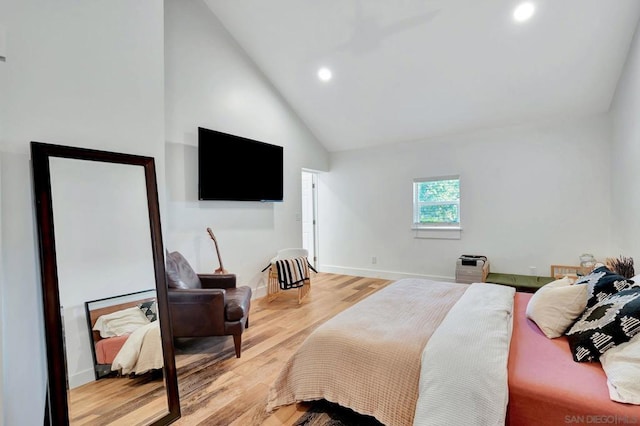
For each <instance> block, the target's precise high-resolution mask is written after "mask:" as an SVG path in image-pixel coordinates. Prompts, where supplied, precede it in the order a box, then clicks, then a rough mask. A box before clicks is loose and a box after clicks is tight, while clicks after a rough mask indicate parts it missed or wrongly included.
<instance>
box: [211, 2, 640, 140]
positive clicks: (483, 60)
mask: <svg viewBox="0 0 640 426" xmlns="http://www.w3.org/2000/svg"><path fill="white" fill-rule="evenodd" d="M205 1H206V3H207V5H208V6H209V8H210V9H211V10H212V11H213V13H214V14H215V15H216V16H217V17H218V19H219V20H220V21H221V22H222V24H223V25H224V26H225V28H226V29H227V30H228V31H229V33H230V34H231V35H232V37H233V38H234V39H235V40H236V41H237V42H238V44H239V45H240V46H241V47H242V48H243V49H244V50H245V51H246V52H247V54H248V55H249V56H250V57H251V58H252V60H253V61H254V62H255V64H256V65H257V66H258V67H259V68H260V69H261V71H262V72H263V73H264V75H265V76H266V77H267V78H268V79H269V80H270V81H271V83H272V84H273V85H274V87H275V88H276V89H277V90H278V91H279V92H280V93H281V95H282V96H283V97H284V98H285V99H286V100H287V101H288V103H289V104H290V105H291V106H292V108H293V109H294V110H295V111H296V112H297V114H298V115H299V116H300V118H301V119H302V120H303V121H304V122H305V123H306V125H307V126H308V127H309V128H310V129H311V131H312V132H313V133H314V134H315V135H316V137H317V138H318V139H319V140H320V142H321V143H323V144H324V146H325V147H326V148H327V149H328V150H330V151H339V150H346V149H356V148H362V147H368V146H375V145H381V144H388V143H396V142H405V141H412V140H422V139H428V138H432V137H437V136H440V135H445V134H451V133H459V132H466V131H472V130H474V129H480V128H487V127H499V126H507V125H514V124H519V123H529V122H532V121H539V120H548V119H554V120H555V119H562V118H565V117H567V118H568V117H575V116H583V115H589V114H597V113H602V112H605V111H607V110H608V109H609V107H610V104H611V100H612V98H613V95H614V93H615V89H616V84H617V82H618V79H619V76H620V73H621V71H622V68H623V66H624V62H625V59H626V56H627V53H628V50H629V46H630V43H631V40H632V39H633V35H634V32H635V30H636V27H637V24H638V19H639V17H640V1H638V0H561V1H559V0H531V1H530V3H531V4H532V5H533V6H534V13H533V15H532V17H531V18H530V19H529V20H527V21H525V22H517V21H516V20H515V19H514V16H513V13H514V10H515V8H516V7H517V6H518V5H519V4H520V3H521V2H520V1H511V0H480V1H479V0H323V1H311V0H269V1H264V0H233V1H229V0H205ZM322 67H326V68H328V69H330V70H331V72H332V78H331V79H330V80H329V81H321V80H320V79H319V78H318V76H317V73H318V70H319V69H320V68H322Z"/></svg>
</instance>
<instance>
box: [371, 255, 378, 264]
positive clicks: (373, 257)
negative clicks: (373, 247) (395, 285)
mask: <svg viewBox="0 0 640 426" xmlns="http://www.w3.org/2000/svg"><path fill="white" fill-rule="evenodd" d="M376 263H378V258H377V257H376V256H371V264H372V265H375V264H376Z"/></svg>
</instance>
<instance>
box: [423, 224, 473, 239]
mask: <svg viewBox="0 0 640 426" xmlns="http://www.w3.org/2000/svg"><path fill="white" fill-rule="evenodd" d="M411 229H412V230H413V231H414V232H415V235H414V238H419V239H420V238H422V239H434V240H459V239H461V238H462V227H460V226H420V227H418V226H414V227H412V228H411Z"/></svg>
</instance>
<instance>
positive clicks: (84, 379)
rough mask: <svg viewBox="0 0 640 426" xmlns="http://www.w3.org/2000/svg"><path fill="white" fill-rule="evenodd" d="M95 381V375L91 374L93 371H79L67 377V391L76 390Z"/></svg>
mask: <svg viewBox="0 0 640 426" xmlns="http://www.w3.org/2000/svg"><path fill="white" fill-rule="evenodd" d="M95 380H96V375H95V373H94V372H93V369H90V370H84V371H80V372H78V373H75V374H70V375H69V389H73V388H77V387H78V386H82V385H84V384H86V383H90V382H94V381H95Z"/></svg>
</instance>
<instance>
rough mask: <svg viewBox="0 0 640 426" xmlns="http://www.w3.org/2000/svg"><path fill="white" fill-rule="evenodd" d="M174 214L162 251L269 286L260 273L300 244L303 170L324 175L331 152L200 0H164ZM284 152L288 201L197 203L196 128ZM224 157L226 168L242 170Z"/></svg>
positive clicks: (202, 267) (170, 197) (200, 267)
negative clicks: (281, 253)
mask: <svg viewBox="0 0 640 426" xmlns="http://www.w3.org/2000/svg"><path fill="white" fill-rule="evenodd" d="M165 29H166V32H165V37H166V39H165V45H166V51H165V56H166V68H165V75H166V96H165V100H166V105H167V108H166V136H167V157H166V158H167V164H166V167H167V182H168V187H167V196H168V211H169V213H168V217H169V220H168V221H166V220H165V222H164V225H165V229H168V232H167V241H166V247H167V248H168V249H169V250H172V251H173V250H178V251H180V252H181V253H182V254H183V255H184V256H185V257H186V258H187V259H188V260H189V262H190V263H191V264H192V266H193V267H194V269H196V271H198V272H212V271H213V270H214V269H215V268H216V267H217V266H218V261H217V258H216V254H215V249H214V246H213V242H212V241H211V240H210V239H209V236H208V235H207V233H206V228H207V227H211V228H212V229H213V231H214V233H215V235H216V239H217V240H218V243H219V246H220V251H221V255H222V260H223V263H224V267H225V268H226V269H227V270H229V271H231V272H233V273H236V274H237V275H238V280H239V282H240V283H241V284H245V285H250V286H251V287H253V289H254V293H255V290H256V289H257V288H259V287H261V286H263V285H264V283H263V276H264V274H261V273H260V270H261V269H262V268H263V267H264V266H265V265H266V264H267V263H268V261H269V259H270V258H271V257H272V256H274V255H275V253H276V251H277V250H278V249H281V248H286V247H300V246H301V244H302V231H301V228H302V224H301V222H300V213H301V194H300V192H301V189H300V188H301V169H302V168H310V169H319V170H326V169H327V167H328V154H327V152H326V151H325V149H324V148H323V147H322V146H321V145H320V144H319V143H318V141H317V140H316V139H315V137H314V136H313V135H312V134H311V133H310V132H309V130H308V129H307V128H306V127H305V126H304V124H303V123H302V122H301V121H300V120H299V118H298V117H297V116H296V115H295V114H294V113H293V111H292V110H291V109H290V108H289V107H288V105H287V104H286V103H285V102H284V101H283V99H282V98H281V97H280V95H279V94H278V93H277V91H276V90H275V89H274V88H273V87H272V86H271V85H270V83H269V82H268V81H267V80H266V79H265V78H264V77H263V75H262V74H261V72H260V71H259V70H258V69H257V68H256V66H255V65H254V64H253V63H252V62H251V61H250V59H248V57H247V56H246V54H245V53H244V52H243V51H242V49H240V48H239V46H238V45H237V44H236V43H235V42H234V40H233V39H232V38H230V36H229V35H228V33H227V32H226V30H225V29H224V28H223V27H222V25H221V24H220V22H219V21H218V19H217V18H216V17H215V15H213V13H212V12H211V11H210V10H209V9H208V8H207V7H206V5H205V4H204V2H202V1H200V0H197V1H196V0H191V1H183V0H167V1H165ZM199 126H200V127H206V128H210V129H214V130H220V131H223V132H227V133H232V134H237V135H240V136H244V137H248V138H254V139H258V140H261V141H263V142H268V143H272V144H275V145H280V146H283V147H284V167H285V170H284V181H285V185H284V202H282V203H258V202H232V201H229V202H224V201H198V194H197V189H198V184H197V173H198V165H197V144H198V141H197V128H198V127H199ZM237 161H238V159H234V158H227V157H225V155H224V153H220V157H219V158H216V159H213V160H212V164H217V165H219V166H220V167H241V163H240V165H237Z"/></svg>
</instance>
